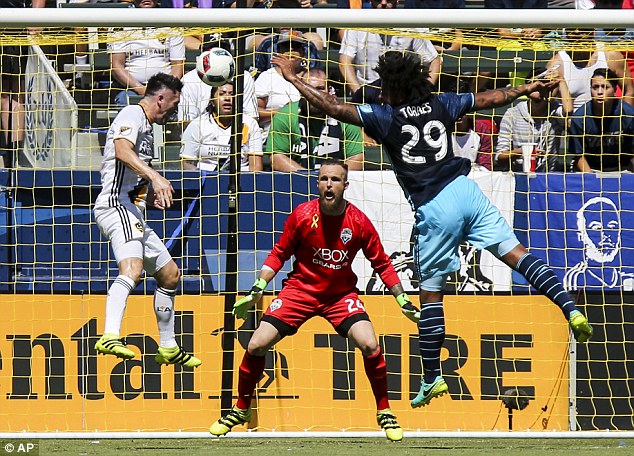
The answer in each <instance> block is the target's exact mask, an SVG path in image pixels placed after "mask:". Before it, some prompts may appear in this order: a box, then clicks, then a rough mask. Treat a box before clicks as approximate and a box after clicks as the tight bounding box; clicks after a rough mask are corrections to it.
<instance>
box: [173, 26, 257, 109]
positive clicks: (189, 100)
mask: <svg viewBox="0 0 634 456" xmlns="http://www.w3.org/2000/svg"><path fill="white" fill-rule="evenodd" d="M214 47H221V48H223V49H225V50H227V51H229V52H231V53H232V54H233V46H232V45H231V41H230V40H228V39H223V38H220V37H215V38H214V39H213V40H212V41H209V42H207V43H206V44H205V45H203V50H204V51H206V50H208V49H211V48H214ZM182 81H183V91H182V92H181V102H180V104H179V105H178V120H180V121H185V122H189V121H191V120H194V119H195V118H196V117H198V116H200V115H202V114H203V113H204V112H205V110H206V109H207V105H208V104H209V97H210V94H211V87H210V86H208V85H207V84H205V83H204V82H202V81H201V79H200V77H199V76H198V72H197V71H196V68H194V69H192V70H190V71H188V72H187V73H185V76H183V79H182ZM242 90H243V98H242V109H243V111H242V112H244V113H245V114H248V115H249V116H251V117H254V118H256V119H257V117H258V102H257V98H256V97H255V81H254V79H253V76H251V73H250V72H248V71H246V70H245V71H244V83H243V88H242Z"/></svg>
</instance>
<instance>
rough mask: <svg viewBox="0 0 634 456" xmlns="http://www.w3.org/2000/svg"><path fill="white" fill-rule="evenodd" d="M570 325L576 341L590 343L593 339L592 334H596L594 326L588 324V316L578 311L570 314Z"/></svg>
mask: <svg viewBox="0 0 634 456" xmlns="http://www.w3.org/2000/svg"><path fill="white" fill-rule="evenodd" d="M568 324H569V325H570V329H572V334H573V335H574V336H575V340H576V341H577V342H581V343H584V342H588V341H589V340H590V338H591V337H592V333H593V332H594V330H593V329H592V326H590V323H588V319H587V318H586V316H585V315H584V314H582V313H581V312H579V311H578V310H573V311H572V312H571V313H570V320H568Z"/></svg>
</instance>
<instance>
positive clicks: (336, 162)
mask: <svg viewBox="0 0 634 456" xmlns="http://www.w3.org/2000/svg"><path fill="white" fill-rule="evenodd" d="M324 166H341V167H342V168H343V170H344V171H345V174H344V180H346V181H347V180H348V165H347V164H345V163H344V162H342V161H341V160H339V159H338V158H326V159H324V160H323V161H322V162H321V167H324Z"/></svg>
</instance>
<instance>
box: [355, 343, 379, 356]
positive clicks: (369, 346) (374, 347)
mask: <svg viewBox="0 0 634 456" xmlns="http://www.w3.org/2000/svg"><path fill="white" fill-rule="evenodd" d="M357 347H358V348H359V350H360V351H361V354H362V355H363V356H372V355H376V354H377V353H378V351H379V343H378V342H377V340H376V339H374V340H372V339H367V340H360V341H357Z"/></svg>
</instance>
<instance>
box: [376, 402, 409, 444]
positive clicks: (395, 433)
mask: <svg viewBox="0 0 634 456" xmlns="http://www.w3.org/2000/svg"><path fill="white" fill-rule="evenodd" d="M376 421H377V423H379V426H381V428H382V429H383V430H385V436H386V437H387V438H388V440H390V441H392V442H400V441H401V440H403V429H401V427H400V426H399V425H398V422H397V421H396V417H395V416H394V415H393V414H392V411H391V410H390V409H384V410H379V411H377V412H376Z"/></svg>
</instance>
